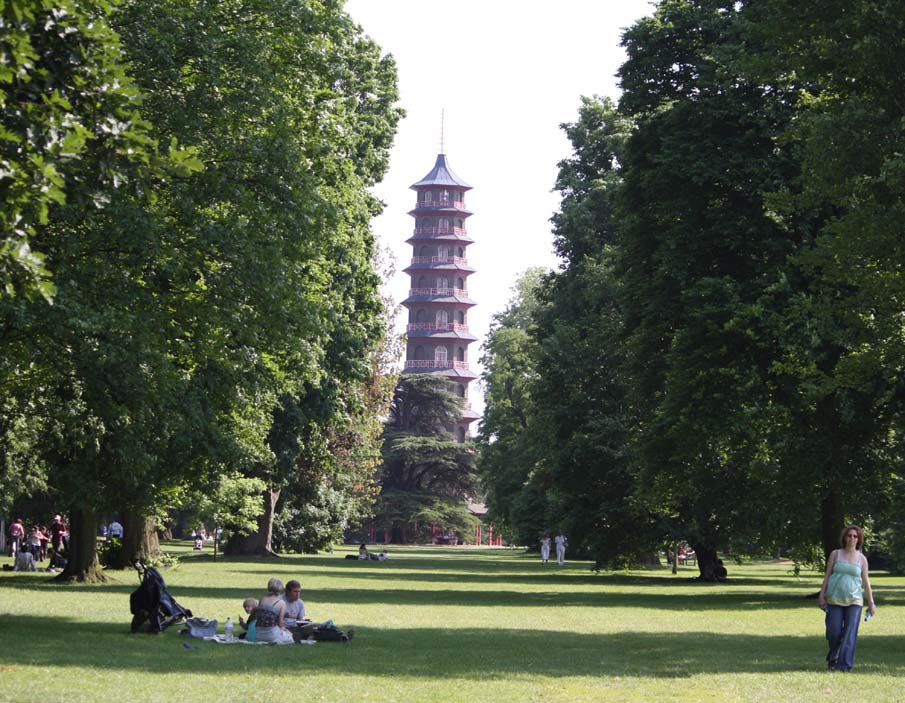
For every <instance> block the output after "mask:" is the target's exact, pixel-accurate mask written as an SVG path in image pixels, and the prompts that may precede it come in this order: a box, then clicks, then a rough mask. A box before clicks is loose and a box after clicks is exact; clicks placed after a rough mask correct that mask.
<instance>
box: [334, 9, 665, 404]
mask: <svg viewBox="0 0 905 703" xmlns="http://www.w3.org/2000/svg"><path fill="white" fill-rule="evenodd" d="M651 10H652V7H651V5H650V2H649V1H648V0H556V2H552V1H551V0H546V1H540V0H456V1H455V2H446V3H439V2H428V1H426V0H347V2H346V11H347V12H348V13H349V14H350V15H351V16H352V17H353V18H354V19H355V21H356V22H357V23H358V24H359V25H361V27H362V29H363V30H364V33H365V34H367V35H369V36H370V37H372V38H373V39H374V40H375V41H376V42H377V43H378V44H379V45H380V46H381V48H382V50H383V52H384V53H389V54H392V55H393V56H394V58H395V59H396V63H397V68H398V71H399V88H400V94H401V99H400V105H401V107H403V108H404V109H405V111H406V117H405V118H404V119H403V120H402V121H401V122H400V124H399V129H398V132H397V135H396V140H395V144H394V147H393V151H392V155H391V159H390V168H389V171H388V173H387V176H386V178H385V179H384V181H383V182H382V183H381V184H379V185H378V186H377V187H376V188H375V189H374V192H375V194H376V195H377V197H379V198H380V199H381V200H382V201H383V202H384V203H385V204H386V209H385V212H384V214H383V215H381V216H380V217H379V218H377V219H376V220H375V221H374V231H375V233H376V234H377V236H378V238H379V239H380V241H381V242H382V243H383V245H384V246H387V247H389V248H390V249H391V250H392V251H393V253H394V254H395V257H396V269H397V275H396V276H395V278H394V279H393V280H392V281H390V282H389V283H388V286H387V290H388V292H389V293H390V294H391V295H392V296H393V298H394V300H396V301H397V302H398V301H401V300H403V299H404V298H405V297H406V296H407V294H408V289H409V277H408V276H406V275H405V274H402V273H401V271H402V269H404V268H405V267H406V266H407V264H408V262H409V260H410V259H411V256H412V249H411V245H409V244H406V243H405V240H406V239H408V238H409V236H411V234H412V230H413V228H414V222H415V221H414V219H413V218H412V217H411V216H409V215H408V214H407V213H408V211H409V210H411V209H412V208H413V207H414V204H415V191H413V190H410V189H409V186H410V185H411V184H412V183H415V182H416V181H418V180H420V179H421V178H422V177H423V176H425V175H426V174H427V173H428V172H429V171H430V170H431V168H433V165H434V161H435V160H436V156H437V154H438V153H439V152H440V119H441V118H440V116H441V110H442V111H445V129H444V146H445V148H444V151H445V153H446V155H447V160H448V163H449V166H450V167H451V168H452V170H453V171H454V172H455V173H456V174H457V175H458V176H459V177H460V178H461V179H463V180H464V181H465V182H467V183H468V184H469V185H471V186H473V188H474V189H473V190H471V191H469V192H468V193H466V195H465V205H466V207H467V208H468V209H469V210H470V211H472V212H473V213H474V215H472V217H470V218H469V219H468V220H467V222H466V227H467V229H468V234H469V236H470V237H471V238H472V239H473V240H474V244H472V245H470V246H469V247H468V250H467V256H468V261H469V264H470V265H471V266H473V267H474V268H475V269H477V271H476V273H474V274H472V275H471V276H470V277H469V278H468V290H469V296H470V297H471V298H472V300H474V301H475V302H476V303H477V304H478V305H477V306H476V307H474V308H472V309H471V310H470V311H469V313H468V326H469V330H470V331H471V332H472V333H473V334H474V335H476V336H477V337H478V338H479V339H478V341H477V342H473V343H472V344H471V346H470V347H469V351H468V354H469V356H468V359H469V366H470V367H471V368H472V369H473V370H475V371H477V372H478V373H480V372H481V371H482V368H481V365H480V363H479V358H480V356H481V345H482V344H483V341H484V338H485V337H486V334H487V331H488V328H489V325H490V318H491V316H492V315H493V314H494V313H497V312H500V311H501V310H503V309H504V308H505V307H506V305H507V303H508V302H509V300H510V299H511V297H512V287H513V286H514V285H515V281H516V278H517V277H518V275H519V274H520V273H522V272H523V271H525V270H526V269H528V268H530V267H532V266H544V267H546V268H554V267H556V266H557V265H558V261H557V258H556V256H555V255H554V254H553V246H552V241H553V237H552V234H551V225H550V217H551V216H552V215H553V213H554V212H555V211H556V210H557V209H558V206H559V198H558V194H556V193H554V192H553V191H552V188H553V186H554V184H555V181H556V176H557V172H558V169H557V164H558V162H559V161H561V160H562V159H564V158H567V157H568V156H569V155H570V153H571V145H570V144H569V141H568V139H566V136H565V134H564V133H563V131H562V130H561V129H560V124H562V123H564V122H574V121H575V120H576V118H577V116H578V105H579V102H580V97H581V96H582V95H587V96H592V95H600V96H609V97H612V98H616V97H618V89H617V87H616V78H615V73H616V71H617V70H618V68H619V66H620V64H621V63H622V62H623V60H624V58H625V55H624V52H623V50H622V48H621V47H620V46H619V42H620V37H621V33H622V30H623V29H624V28H626V27H628V26H630V25H631V24H632V23H633V22H634V21H635V20H637V19H639V18H640V17H643V16H645V15H648V14H650V12H651ZM403 313H404V311H402V312H401V313H400V317H399V320H398V329H399V330H400V331H404V329H405V320H404V318H403V316H402V314H403ZM469 396H470V400H471V401H472V405H473V408H474V410H475V411H477V412H478V413H482V412H483V395H482V393H481V387H480V382H479V381H475V382H473V383H472V384H471V385H470V388H469Z"/></svg>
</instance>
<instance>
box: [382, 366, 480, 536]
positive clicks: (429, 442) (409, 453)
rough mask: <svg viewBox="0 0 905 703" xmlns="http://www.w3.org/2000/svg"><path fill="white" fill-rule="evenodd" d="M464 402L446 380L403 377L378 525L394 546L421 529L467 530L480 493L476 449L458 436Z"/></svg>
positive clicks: (388, 439) (389, 432) (386, 443)
mask: <svg viewBox="0 0 905 703" xmlns="http://www.w3.org/2000/svg"><path fill="white" fill-rule="evenodd" d="M461 415H462V400H461V398H459V397H458V396H456V395H455V394H454V393H453V392H452V390H451V389H450V384H449V381H447V380H446V379H445V378H444V377H442V376H431V375H426V374H412V375H403V376H402V377H401V378H400V379H399V385H398V386H397V387H396V393H395V395H394V397H393V403H392V405H391V406H390V414H389V417H388V419H387V421H386V423H385V426H384V433H383V448H382V456H383V463H382V466H381V468H380V480H379V483H380V496H379V498H378V502H377V506H376V507H375V512H376V517H375V524H376V525H377V526H378V527H382V528H386V529H390V530H392V540H393V542H409V541H413V540H414V539H416V538H417V533H418V526H419V525H420V526H425V525H426V524H427V523H430V522H435V523H439V526H442V527H444V528H446V529H453V530H466V529H468V528H470V527H472V526H473V525H474V523H475V520H474V518H472V517H471V516H470V515H469V513H468V512H467V508H466V499H468V498H470V497H474V496H475V493H476V490H477V475H476V470H475V459H474V447H473V446H472V444H471V443H470V442H457V441H456V440H455V436H454V434H453V431H454V428H455V426H456V423H457V421H458V419H459V418H460V417H461Z"/></svg>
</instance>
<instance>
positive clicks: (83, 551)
mask: <svg viewBox="0 0 905 703" xmlns="http://www.w3.org/2000/svg"><path fill="white" fill-rule="evenodd" d="M66 559H67V562H66V568H65V569H63V571H62V572H61V573H60V575H59V576H57V577H56V578H55V579H54V581H67V582H68V581H84V582H88V583H103V582H106V581H107V577H106V576H104V574H103V572H101V567H100V563H99V562H98V560H97V513H95V512H94V511H92V510H87V509H76V510H73V511H71V512H70V515H69V551H68V552H67V554H66Z"/></svg>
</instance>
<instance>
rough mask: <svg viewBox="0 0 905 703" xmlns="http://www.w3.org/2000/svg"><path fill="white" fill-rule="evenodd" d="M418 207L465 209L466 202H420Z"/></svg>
mask: <svg viewBox="0 0 905 703" xmlns="http://www.w3.org/2000/svg"><path fill="white" fill-rule="evenodd" d="M418 207H456V208H462V209H464V208H465V201H464V200H419V201H418Z"/></svg>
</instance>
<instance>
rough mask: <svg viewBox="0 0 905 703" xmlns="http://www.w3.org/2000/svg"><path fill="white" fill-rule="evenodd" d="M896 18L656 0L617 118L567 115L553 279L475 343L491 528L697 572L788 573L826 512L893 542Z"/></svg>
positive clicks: (854, 11)
mask: <svg viewBox="0 0 905 703" xmlns="http://www.w3.org/2000/svg"><path fill="white" fill-rule="evenodd" d="M902 22H903V19H902V14H901V12H900V11H899V10H898V9H897V6H896V5H895V4H894V3H892V2H891V1H890V2H879V3H861V4H857V7H854V6H851V5H850V4H849V3H841V2H831V3H827V4H822V5H820V6H815V7H813V8H808V9H806V10H804V11H801V12H799V8H792V7H791V6H789V5H788V4H787V3H782V2H779V1H778V0H777V1H776V2H773V1H772V0H768V1H767V2H757V3H755V2H726V1H724V0H661V1H660V2H658V3H657V5H656V8H655V10H654V12H653V13H652V15H651V16H650V17H647V18H644V19H642V20H640V21H639V22H637V23H636V24H635V25H634V26H633V27H631V28H630V29H628V30H627V31H626V33H625V35H624V46H625V48H626V52H627V56H628V60H627V61H626V63H625V64H624V65H623V67H622V68H621V70H620V78H621V82H622V88H623V91H624V92H623V95H622V97H621V99H620V101H619V105H618V108H615V109H614V107H613V105H612V104H610V103H608V102H607V101H594V100H589V99H585V100H583V103H582V105H581V110H580V113H579V120H578V122H576V123H575V124H573V125H567V126H566V130H567V133H568V134H569V137H570V139H571V141H572V144H573V147H574V152H575V153H574V156H573V158H571V159H568V160H566V161H564V162H563V163H562V164H560V177H559V180H558V182H557V188H558V189H559V190H560V192H561V193H562V195H563V199H562V204H561V207H560V211H559V212H558V213H557V214H556V216H555V217H554V219H553V222H554V225H555V227H556V246H557V250H558V251H559V253H561V255H562V256H563V258H564V266H563V268H562V270H561V271H558V272H556V273H555V274H553V275H551V276H550V277H549V278H548V280H547V281H546V283H545V284H544V286H543V288H542V289H541V293H540V295H539V298H540V299H541V301H542V304H541V305H540V306H536V305H535V306H534V311H533V313H532V314H531V315H530V317H532V318H533V319H534V322H533V326H532V325H524V324H523V323H521V322H519V323H515V324H511V325H508V326H505V327H504V328H503V329H500V330H494V331H493V337H492V339H493V342H492V343H493V344H494V345H495V347H491V353H490V354H489V355H488V357H487V361H489V362H490V363H489V364H488V368H489V369H490V378H489V381H488V388H489V390H490V393H489V404H488V408H489V410H488V417H489V418H490V420H491V424H490V425H489V429H488V432H487V433H486V434H485V435H484V436H483V437H482V440H483V447H482V467H483V468H484V469H486V472H485V473H486V476H485V481H486V482H487V483H488V486H489V487H490V491H489V495H490V502H491V506H492V507H493V509H494V510H496V511H498V512H497V513H496V514H497V516H498V517H500V518H501V519H505V520H507V522H508V524H511V523H512V521H513V519H514V517H513V516H514V515H516V514H517V513H518V510H519V509H520V508H519V505H520V504H522V503H523V504H524V505H525V506H526V507H525V509H524V511H523V513H522V514H524V515H525V516H526V517H527V516H533V517H534V520H535V522H534V525H533V526H531V525H530V523H529V522H526V523H525V525H526V534H528V533H529V532H530V531H531V530H537V529H538V526H539V524H541V523H540V522H539V521H538V520H537V515H538V514H541V515H543V520H544V522H545V523H548V524H545V525H544V527H545V528H546V527H553V526H554V525H553V524H549V523H554V524H555V523H557V522H560V523H561V525H560V526H563V527H565V528H566V529H567V530H569V531H570V532H571V533H572V534H571V536H572V537H573V543H575V542H577V543H578V544H579V545H580V546H581V548H586V549H587V550H588V551H589V552H590V553H593V554H594V555H595V556H597V558H599V559H602V560H603V561H611V562H612V561H614V560H618V559H623V558H629V559H630V558H631V557H632V552H633V550H634V551H635V555H636V556H640V554H641V553H643V551H644V550H645V549H650V548H651V547H652V546H653V545H655V544H656V541H657V540H658V539H669V540H675V539H687V540H690V541H691V542H692V543H694V545H695V547H696V551H697V552H698V554H699V556H700V557H701V559H700V560H699V561H700V563H701V571H702V575H703V576H704V577H705V578H707V577H709V576H710V575H711V574H709V573H708V571H709V570H712V569H711V565H712V561H713V560H714V559H715V558H716V554H715V551H714V549H715V548H716V547H730V546H731V547H732V548H733V549H738V548H742V549H744V550H746V551H749V552H752V553H757V552H759V551H760V552H763V551H768V550H769V551H774V550H776V549H777V548H785V549H788V550H791V552H792V553H793V554H795V555H796V556H797V557H798V558H800V559H802V560H808V559H809V558H810V557H809V555H811V553H812V552H813V549H814V545H815V541H816V540H818V538H819V541H820V542H821V543H822V547H823V549H824V550H828V549H830V548H832V547H833V546H835V542H836V539H837V535H838V532H839V529H840V528H841V526H842V523H843V521H844V520H854V521H858V522H863V523H868V524H874V525H875V526H880V527H881V528H887V527H888V528H890V529H892V526H893V525H894V524H895V518H894V515H895V514H897V511H898V512H901V502H900V500H899V499H898V498H896V497H895V496H896V493H895V490H894V488H893V485H894V483H895V480H896V476H897V475H898V472H897V470H896V467H897V466H898V465H899V464H901V460H902V435H901V427H902V419H903V409H905V405H903V400H902V399H903V398H905V394H903V393H902V390H903V388H902V379H903V378H905V374H903V373H902V371H903V366H902V359H903V358H905V354H903V351H905V350H903V348H902V340H903V339H905V335H903V333H902V332H903V325H902V319H903V308H902V300H903V299H905V295H903V292H902V290H901V282H902V277H901V275H900V268H901V261H902V259H903V252H902V237H901V236H900V235H901V232H900V230H901V227H900V225H899V223H900V222H901V219H902V217H901V216H902V214H903V213H902V212H901V210H902V193H903V192H905V191H903V187H902V186H903V185H905V183H903V182H902V180H901V178H902V174H903V173H905V171H903V169H902V168H901V165H902V164H901V153H902V137H903V132H902V121H901V114H902V110H901V105H900V104H899V103H900V102H901V101H900V99H899V98H898V96H899V95H901V94H903V93H905V89H903V88H905V86H902V85H901V83H902V76H901V72H900V71H897V70H896V69H895V68H893V67H894V66H896V65H897V60H898V59H899V58H902V56H900V54H902V43H901V41H899V40H898V39H896V38H895V37H897V36H899V35H900V33H901V32H900V30H901V29H902ZM892 96H896V97H892ZM522 350H527V351H522ZM495 355H499V356H495ZM501 362H504V363H501ZM522 378H525V379H529V380H528V382H527V384H526V385H527V389H528V393H526V394H525V397H526V398H530V404H525V406H524V411H523V414H522V416H519V415H518V414H517V413H514V412H511V410H510V408H509V405H507V396H506V392H507V391H508V390H509V388H510V387H511V388H516V387H517V386H515V385H514V384H513V383H512V381H513V379H522ZM507 379H508V381H509V383H510V386H508V387H507V385H506V381H507ZM506 413H508V416H507V415H506ZM503 417H508V418H509V420H508V424H507V422H504V421H503V419H502V418H503ZM529 435H534V436H533V437H531V439H530V441H529ZM501 438H502V439H503V440H504V441H503V443H502V444H500V446H499V447H497V446H495V442H497V441H499V440H500V439H501ZM517 447H518V449H516V448H517ZM521 447H528V450H527V451H522V450H521ZM513 450H515V451H514V452H513V453H512V457H513V459H514V462H515V464H516V468H513V467H510V466H506V463H505V459H506V457H507V456H508V455H509V453H510V452H512V451H513ZM513 496H518V497H517V498H516V497H513ZM881 531H882V529H881ZM575 537H577V540H575V539H574V538H575ZM535 538H536V536H535ZM532 541H533V540H532Z"/></svg>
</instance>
